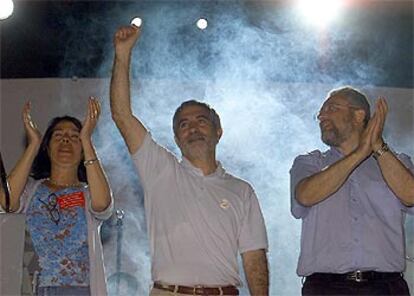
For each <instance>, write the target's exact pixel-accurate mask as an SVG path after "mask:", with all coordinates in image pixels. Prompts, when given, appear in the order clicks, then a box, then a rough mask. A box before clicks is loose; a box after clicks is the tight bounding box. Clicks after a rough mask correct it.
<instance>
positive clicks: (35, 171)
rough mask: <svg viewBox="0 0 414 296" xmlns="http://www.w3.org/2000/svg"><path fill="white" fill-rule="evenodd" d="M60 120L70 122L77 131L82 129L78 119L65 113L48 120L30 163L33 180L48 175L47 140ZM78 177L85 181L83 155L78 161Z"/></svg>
mask: <svg viewBox="0 0 414 296" xmlns="http://www.w3.org/2000/svg"><path fill="white" fill-rule="evenodd" d="M62 121H69V122H72V123H73V124H74V125H75V126H76V127H77V128H78V130H79V131H80V130H81V129H82V123H81V122H80V121H79V119H77V118H75V117H72V116H68V115H65V116H62V117H55V118H53V119H52V120H51V121H50V123H49V125H48V127H47V129H46V132H45V134H44V136H43V139H42V143H41V144H40V148H39V151H38V152H37V155H36V157H35V159H34V161H33V164H32V169H31V172H30V176H31V177H32V178H33V179H35V180H39V179H43V178H49V177H50V170H51V163H50V156H49V153H48V148H49V142H50V139H51V138H52V135H53V132H54V130H55V127H56V125H57V124H58V123H60V122H62ZM78 178H79V181H81V182H87V180H86V168H85V166H84V164H83V156H82V161H81V162H80V163H79V166H78Z"/></svg>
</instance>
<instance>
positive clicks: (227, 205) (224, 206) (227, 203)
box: [220, 198, 230, 210]
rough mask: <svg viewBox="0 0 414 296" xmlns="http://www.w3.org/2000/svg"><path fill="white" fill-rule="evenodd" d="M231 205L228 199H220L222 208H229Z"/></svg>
mask: <svg viewBox="0 0 414 296" xmlns="http://www.w3.org/2000/svg"><path fill="white" fill-rule="evenodd" d="M229 207H230V203H229V201H228V200H227V199H225V198H224V199H222V200H221V201H220V208H222V209H223V210H227V209H228V208H229Z"/></svg>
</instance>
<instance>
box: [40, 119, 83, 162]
mask: <svg viewBox="0 0 414 296" xmlns="http://www.w3.org/2000/svg"><path fill="white" fill-rule="evenodd" d="M79 133H80V131H79V129H78V128H77V127H76V125H75V124H74V123H73V122H71V121H61V122H59V123H58V124H56V125H55V127H54V128H53V132H52V136H51V138H50V141H49V146H48V148H49V151H48V152H49V157H50V162H51V164H52V167H53V166H54V165H59V166H65V167H71V166H74V167H75V168H76V169H77V168H78V165H79V163H80V162H81V160H82V144H81V141H80V138H79Z"/></svg>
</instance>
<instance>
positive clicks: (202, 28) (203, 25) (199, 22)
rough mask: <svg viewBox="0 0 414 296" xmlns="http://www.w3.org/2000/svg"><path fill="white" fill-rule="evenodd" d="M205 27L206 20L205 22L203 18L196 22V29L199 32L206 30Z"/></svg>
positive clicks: (206, 24)
mask: <svg viewBox="0 0 414 296" xmlns="http://www.w3.org/2000/svg"><path fill="white" fill-rule="evenodd" d="M207 26H208V22H207V20H206V19H205V18H200V19H199V20H198V21H197V27H198V28H199V29H200V30H204V29H206V28H207Z"/></svg>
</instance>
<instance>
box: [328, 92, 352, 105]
mask: <svg viewBox="0 0 414 296" xmlns="http://www.w3.org/2000/svg"><path fill="white" fill-rule="evenodd" d="M347 103H349V100H348V99H347V97H345V96H343V95H340V94H336V95H332V96H330V97H328V98H327V99H326V100H325V102H324V103H323V105H326V104H347Z"/></svg>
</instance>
